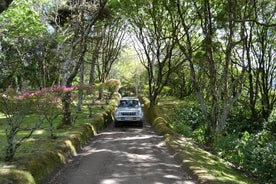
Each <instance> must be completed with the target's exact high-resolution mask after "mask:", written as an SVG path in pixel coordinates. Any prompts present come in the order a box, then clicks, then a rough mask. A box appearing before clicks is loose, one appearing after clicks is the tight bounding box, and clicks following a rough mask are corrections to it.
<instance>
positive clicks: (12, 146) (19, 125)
mask: <svg viewBox="0 0 276 184" xmlns="http://www.w3.org/2000/svg"><path fill="white" fill-rule="evenodd" d="M75 89H77V87H65V86H57V87H53V88H44V89H41V90H39V91H34V92H32V91H28V92H24V93H17V92H16V90H14V89H11V88H9V89H7V90H6V91H5V92H4V93H0V111H1V112H2V113H3V114H4V115H5V116H6V120H7V124H6V125H7V126H6V137H7V147H6V156H5V160H6V161H11V160H13V158H14V155H15V153H16V150H17V149H18V147H19V146H20V145H21V144H22V143H23V142H24V140H25V139H28V138H30V137H31V135H32V134H33V132H34V131H35V130H37V129H38V128H39V127H40V126H41V124H42V123H43V122H45V121H46V122H48V123H49V126H50V128H49V129H50V133H51V137H54V133H53V121H54V120H55V119H56V118H57V117H58V115H60V114H61V98H62V96H63V94H64V93H66V92H71V91H73V90H75ZM31 113H32V114H34V115H35V117H36V122H35V123H34V124H32V125H30V124H26V123H24V121H23V120H24V118H25V117H26V115H28V114H31ZM30 126H31V127H30ZM22 131H27V132H29V133H28V134H26V135H25V136H23V137H20V136H17V135H18V133H19V132H22Z"/></svg>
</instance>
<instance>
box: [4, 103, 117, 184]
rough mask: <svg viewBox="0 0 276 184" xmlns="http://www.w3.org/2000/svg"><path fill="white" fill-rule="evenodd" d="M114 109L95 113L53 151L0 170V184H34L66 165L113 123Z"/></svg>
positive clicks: (46, 151) (47, 151)
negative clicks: (20, 165) (99, 132)
mask: <svg viewBox="0 0 276 184" xmlns="http://www.w3.org/2000/svg"><path fill="white" fill-rule="evenodd" d="M113 113H114V109H113V108H112V107H111V108H110V109H108V110H106V112H102V113H97V114H95V115H94V116H93V119H91V122H90V123H85V124H82V125H81V127H80V128H78V129H76V130H74V131H72V133H71V134H70V135H69V136H68V137H67V138H66V139H64V140H63V141H62V142H61V144H59V145H58V146H57V147H56V149H55V150H45V152H43V153H41V155H40V156H38V157H36V158H30V161H29V162H28V163H27V164H26V165H25V166H24V167H22V168H6V169H0V184H35V183H39V182H40V181H41V180H42V179H43V178H44V177H46V176H47V175H49V174H51V173H52V172H55V171H56V170H57V169H58V168H59V167H60V166H62V165H63V164H66V163H67V162H68V160H69V158H71V157H72V156H74V155H76V153H77V151H78V150H80V148H81V147H82V146H83V145H84V144H85V143H86V142H87V141H88V140H89V139H90V138H91V137H93V136H94V135H96V134H97V132H98V131H99V130H101V129H103V128H104V127H106V126H107V125H108V124H109V123H111V122H113V117H112V115H113Z"/></svg>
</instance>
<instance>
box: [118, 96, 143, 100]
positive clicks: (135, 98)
mask: <svg viewBox="0 0 276 184" xmlns="http://www.w3.org/2000/svg"><path fill="white" fill-rule="evenodd" d="M120 100H139V99H138V98H137V97H130V96H127V97H122V98H121V99H120Z"/></svg>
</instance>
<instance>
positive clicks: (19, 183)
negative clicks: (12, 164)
mask: <svg viewBox="0 0 276 184" xmlns="http://www.w3.org/2000/svg"><path fill="white" fill-rule="evenodd" d="M0 183H3V184H12V183H16V184H35V181H34V178H33V176H32V175H31V174H30V173H29V172H26V171H22V170H17V169H1V170H0Z"/></svg>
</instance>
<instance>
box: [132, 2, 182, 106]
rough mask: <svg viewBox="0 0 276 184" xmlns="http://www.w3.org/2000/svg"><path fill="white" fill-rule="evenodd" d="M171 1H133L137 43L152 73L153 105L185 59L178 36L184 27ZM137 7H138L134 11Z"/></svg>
mask: <svg viewBox="0 0 276 184" xmlns="http://www.w3.org/2000/svg"><path fill="white" fill-rule="evenodd" d="M170 8H171V5H170V4H167V1H156V0H152V1H147V2H144V4H143V3H141V4H140V3H138V2H136V4H131V5H129V8H128V9H129V10H131V11H129V12H128V13H129V15H128V16H129V17H131V18H130V23H131V25H132V27H133V31H134V34H135V36H136V40H137V43H135V46H136V51H137V53H138V54H139V57H140V61H141V62H142V64H143V65H144V67H145V69H146V71H147V76H148V87H149V98H150V101H151V106H153V105H156V104H157V103H158V96H159V95H160V93H161V92H162V90H163V88H164V86H165V85H166V84H167V83H168V80H169V78H170V75H171V73H173V72H174V71H175V70H176V69H178V68H179V67H181V66H182V64H183V63H184V62H185V58H183V57H182V56H183V55H182V53H181V52H178V50H177V49H176V44H177V42H176V39H175V36H176V35H177V34H178V32H179V31H180V30H179V29H178V25H177V24H175V20H174V19H173V18H174V17H173V16H172V15H171V14H170V13H171V12H169V11H168V9H170ZM133 10H134V11H133Z"/></svg>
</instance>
